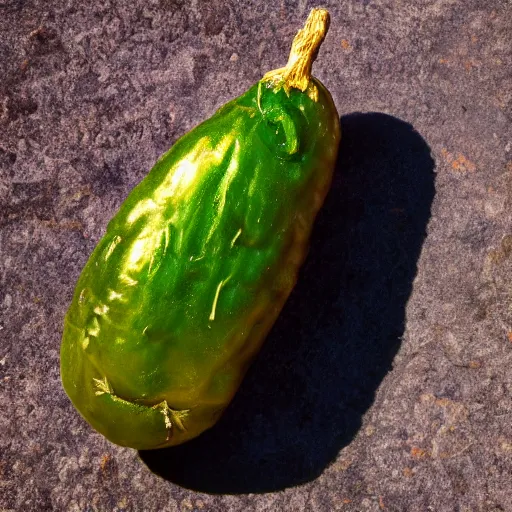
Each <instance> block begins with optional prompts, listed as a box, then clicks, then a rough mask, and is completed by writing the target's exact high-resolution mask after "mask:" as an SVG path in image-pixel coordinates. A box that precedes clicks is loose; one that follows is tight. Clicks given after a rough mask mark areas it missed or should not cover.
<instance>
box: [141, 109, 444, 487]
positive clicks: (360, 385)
mask: <svg viewBox="0 0 512 512" xmlns="http://www.w3.org/2000/svg"><path fill="white" fill-rule="evenodd" d="M341 125H342V140H341V144H340V151H339V158H338V162H337V168H336V170H335V174H334V181H333V184H332V188H331V190H330V192H329V195H328V197H327V200H326V203H325V205H324V207H323V209H322V210H321V212H320V214H319V216H318V218H317V221H316V224H315V228H314V232H313V237H312V241H311V249H310V252H309V255H308V258H307V260H306V263H305V265H304V267H303V268H302V270H301V272H300V275H299V281H298V283H297V286H296V287H295V289H294V291H293V292H292V294H291V296H290V298H289V300H288V302H287V304H286V306H285V307H284V309H283V311H282V313H281V315H280V317H279V319H278V321H277V322H276V324H275V326H274V328H273V329H272V331H271V333H270V335H269V336H268V338H267V341H266V342H265V345H264V347H263V349H262V351H261V353H260V354H259V356H258V357H257V359H256V361H255V362H254V364H253V365H252V367H251V368H250V370H249V372H248V374H247V376H246V378H245V380H244V382H243V383H242V386H241V388H240V390H239V391H238V393H237V395H236V397H235V399H234V400H233V402H232V403H231V405H230V406H229V407H228V409H227V410H226V412H225V413H224V416H223V417H222V418H221V420H220V421H219V422H218V423H217V424H216V425H215V427H213V428H212V429H210V430H209V431H207V432H205V433H204V434H202V435H201V436H200V437H198V438H196V439H194V440H192V441H189V442H188V443H185V444H183V445H181V446H177V447H173V448H167V449H163V450H155V451H141V452H139V454H140V457H141V459H142V460H143V461H144V462H145V464H146V465H147V466H148V467H149V468H150V469H151V471H153V472H155V473H157V474H159V475H160V476H161V477H163V478H165V479H167V480H170V481H171V482H174V483H176V484H178V485H180V486H183V487H186V488H189V489H193V490H196V491H200V492H207V493H213V494H238V493H258V492H260V493H261V492H268V491H275V490H279V489H283V488H286V487H290V486H294V485H298V484H301V483H304V482H307V481H311V480H313V479H314V478H316V477H317V476H319V475H320V474H321V473H322V471H323V470H324V469H325V468H326V467H327V466H328V465H329V464H330V463H331V462H333V461H334V460H335V458H336V456H337V454H338V453H339V451H340V450H341V449H342V448H343V447H344V446H346V445H347V444H348V443H350V442H351V440H352V439H353V438H354V436H355V435H356V433H357V432H358V430H359V428H360V426H361V422H362V416H363V415H364V413H365V412H366V411H367V410H368V408H369V407H370V406H371V404H372V402H373V400H374V396H375V392H376V390H377V388H378V387H379V385H380V383H381V381H382V379H383V378H384V376H385V375H386V374H387V373H388V372H389V370H390V369H391V366H392V362H393V358H394V356H395V354H396V353H397V350H398V349H399V347H400V342H401V336H402V334H403V332H404V326H405V308H406V304H407V301H408V298H409V296H410V294H411V289H412V283H413V280H414V277H415V275H416V265H417V261H418V258H419V256H420V251H421V247H422V244H423V241H424V239H425V236H426V227H427V223H428V220H429V218H430V208H431V204H432V200H433V197H434V161H433V159H432V157H431V155H430V149H429V147H428V145H427V144H426V142H425V141H424V140H423V139H422V137H421V136H420V135H419V134H418V133H417V132H416V131H415V130H414V129H413V128H412V126H411V125H409V124H407V123H405V122H403V121H401V120H399V119H396V118H394V117H391V116H389V115H385V114H380V113H369V114H359V113H356V114H350V115H347V116H343V117H342V118H341Z"/></svg>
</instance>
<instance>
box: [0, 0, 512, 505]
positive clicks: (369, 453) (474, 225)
mask: <svg viewBox="0 0 512 512" xmlns="http://www.w3.org/2000/svg"><path fill="white" fill-rule="evenodd" d="M314 5H317V2H311V1H308V0H300V1H298V2H292V1H289V0H281V1H277V2H265V1H263V0H259V1H258V0H254V1H247V2H235V1H234V0H227V1H221V0H210V1H208V2H199V1H197V0H195V1H192V2H185V1H182V0H181V1H180V0H175V1H173V0H159V1H155V0H144V1H142V0H134V1H131V2H120V1H118V2H114V1H111V0H105V1H104V2H78V1H75V0H60V1H56V0H54V1H44V2H43V1H42V0H32V1H31V0H26V1H22V0H3V1H1V2H0V34H1V37H0V63H1V72H0V123H1V124H0V169H1V175H0V279H1V281H0V351H1V352H0V386H1V387H0V390H1V391H0V411H1V414H0V450H1V452H0V510H2V511H12V510H16V511H18V510H20V511H32V510H36V511H46V510H56V511H107V510H108V511H110V510H112V511H114V510H115V511H120V510H130V511H131V510H133V511H159V512H160V511H162V512H163V511H183V512H186V511H193V510H194V511H228V512H235V511H244V512H252V511H254V512H256V511H258V512H262V511H279V510H286V511H303V510H304V511H306V510H307V511H310V510H311V511H321V512H324V511H325V512H330V511H335V510H342V511H381V510H387V511H404V512H415V511H422V512H423V511H428V510H431V511H436V512H444V511H446V512H448V511H460V512H462V511H489V512H491V511H492V512H498V511H510V510H512V500H511V498H510V497H511V496H512V478H511V474H512V421H511V420H512V372H511V371H510V366H511V362H512V286H511V284H512V283H511V275H512V225H511V220H512V218H511V217H512V214H511V207H512V154H511V150H512V142H511V135H512V129H511V126H512V123H511V115H512V112H511V107H512V104H511V102H512V93H511V80H512V71H511V70H512V63H511V57H512V51H511V37H510V35H511V32H512V22H511V19H512V6H511V4H510V2H509V1H507V0H502V1H498V0H487V1H483V0H467V1H465V2H458V1H456V0H421V1H417V2H406V1H403V0H395V1H391V0H387V1H385V0H358V1H355V0H352V1H347V2H337V1H334V0H333V1H326V2H324V3H323V5H324V6H326V7H328V8H329V9H330V11H331V15H332V22H331V29H330V32H329V34H328V37H327V39H326V41H325V43H324V45H323V47H322V49H321V51H320V54H319V58H318V61H317V63H316V64H315V67H314V72H315V75H316V76H318V77H319V78H320V79H321V80H323V81H324V83H325V84H326V85H327V87H328V88H329V89H330V91H331V92H332V95H333V97H334V100H335V103H336V105H337V107H338V110H339V113H340V115H341V116H342V118H341V120H342V123H343V130H344V134H343V141H342V144H341V147H340V159H339V165H338V168H337V171H336V177H335V180H334V184H333V188H332V191H331V193H330V195H329V198H328V200H327V204H326V207H325V209H324V210H323V212H322V214H321V215H320V217H319V219H318V223H317V226H316V230H315V233H314V240H313V243H312V248H311V252H310V256H309V259H308V261H307V263H306V266H305V268H304V270H303V272H302V273H301V279H300V282H299V284H298V286H297V288H296V290H295V291H294V293H293V295H292V297H291V299H290V301H289V303H288V304H287V306H286V308H285V310H284V311H283V314H282V315H281V317H280V319H279V321H278V323H277V324H276V326H275V329H274V330H273V331H272V333H271V335H270V336H269V338H268V342H267V344H266V346H265V347H264V350H263V352H262V354H261V356H260V357H259V358H258V360H257V361H256V363H255V364H254V366H253V367H252V368H251V370H250V372H249V374H248V376H247V378H246V380H245V382H244V384H243V386H242V388H241V390H240V392H239V394H238V395H237V397H236V399H235V401H234V402H233V404H232V406H231V407H230V408H229V409H228V411H227V413H226V415H225V416H224V418H223V419H222V420H221V422H220V423H219V424H218V426H217V427H215V428H214V429H212V430H211V431H210V432H208V433H207V434H205V435H204V436H202V437H201V438H199V439H197V440H196V441H193V442H191V443H189V444H186V445H183V446H182V447H179V448H177V449H174V450H166V451H161V452H149V453H141V454H138V453H137V452H135V451H133V450H130V449H122V448H118V447H116V446H114V445H112V444H110V443H108V442H107V441H106V440H104V439H103V438H102V437H101V436H99V435H97V434H96V433H94V432H93V431H92V430H91V429H90V428H89V427H88V425H87V424H86V423H85V422H84V421H83V420H82V419H81V418H80V417H79V416H78V414H77V413H76V412H75V411H74V409H73V408H72V406H71V404H70V402H69V401H68V399H67V397H66V396H65V394H64V392H63V390H62V389H61V386H60V381H59V344H60V336H61V330H62V320H63V316H64V313H65V311H66V308H67V306H68V304H69V301H70V299H71V296H72V292H73V287H74V283H75V282H76V279H77V277H78V275H79V272H80V270H81V268H82V266H83V265H84V264H85V262H86V260H87V257H88V255H89V254H90V252H91V251H92V249H93V248H94V246H95V244H96V242H97V241H98V239H99V237H100V236H101V234H102V233H103V231H104V229H105V226H106V224H107V222H108V220H109V219H110V217H111V216H112V215H113V213H114V212H115V211H116V209H117V208H118V207H119V205H120V204H121V202H122V200H123V198H124V197H126V195H127V194H128V192H129V190H130V189H131V188H132V187H133V186H134V185H135V184H136V183H137V182H138V181H140V180H141V178H142V177H143V176H144V175H145V173H146V172H147V171H148V169H149V168H150V167H151V165H152V164H153V163H154V162H155V160H156V159H157V158H158V156H159V155H160V154H161V153H162V152H164V151H165V150H166V149H167V148H168V147H169V146H170V145H171V144H172V143H173V142H174V141H175V140H176V139H177V138H178V137H179V136H180V135H181V134H183V133H185V132H186V131H188V130H189V129H190V128H192V127H193V126H195V125H196V124H197V123H199V122H200V121H201V120H203V119H205V118H206V117H208V116H210V115H211V114H213V112H214V111H215V110H216V108H218V107H219V106H221V105H222V104H223V103H225V102H226V101H227V100H229V99H231V98H232V97H235V96H237V95H239V94H241V93H242V92H243V91H244V90H246V89H247V88H248V87H249V86H250V85H251V84H252V83H254V82H256V81H257V80H258V79H259V78H260V77H261V76H262V74H263V73H264V72H265V71H267V70H270V69H273V68H275V67H279V66H281V65H282V64H283V63H284V62H285V60H286V56H287V52H288V48H289V44H290V42H291V39H292V37H293V35H294V33H295V31H296V30H297V29H298V28H299V27H300V26H301V24H302V22H303V20H304V19H305V17H306V15H307V13H308V11H309V9H310V8H311V7H313V6H314ZM357 112H360V114H357ZM141 459H142V460H141ZM148 467H149V468H151V469H152V470H153V471H154V472H157V473H159V474H160V475H162V477H160V476H156V475H155V474H154V473H153V472H151V471H150V469H148Z"/></svg>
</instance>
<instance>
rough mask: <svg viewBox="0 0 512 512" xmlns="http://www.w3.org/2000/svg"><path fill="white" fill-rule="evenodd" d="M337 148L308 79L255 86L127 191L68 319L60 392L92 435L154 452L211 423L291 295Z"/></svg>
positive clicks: (332, 123)
mask: <svg viewBox="0 0 512 512" xmlns="http://www.w3.org/2000/svg"><path fill="white" fill-rule="evenodd" d="M315 90H316V96H317V97H316V101H315ZM339 137H340V129H339V119H338V114H337V112H336V108H335V106H334V104H333V101H332V99H331V97H330V94H329V93H328V92H327V90H326V89H325V88H324V87H323V86H322V85H321V84H320V83H319V82H318V81H317V80H315V79H311V81H310V86H309V88H308V90H307V91H306V92H304V93H303V92H301V91H299V90H297V89H291V91H289V94H287V93H286V92H285V90H284V89H282V88H279V87H277V86H275V85H271V84H270V83H269V82H264V81H261V82H259V83H258V84H256V85H255V86H253V87H252V88H251V89H249V90H248V91H247V92H246V93H245V94H243V95H242V96H240V97H239V98H237V99H235V100H233V101H231V102H230V103H228V104H226V105H225V106H224V107H222V108H221V109H220V110H219V111H217V112H216V113H215V115H214V116H213V117H211V118H210V119H208V120H207V121H205V122H204V123H202V124H201V125H199V126H198V127H196V128H195V129H194V130H192V131H191V132H189V133H188V134H187V135H185V136H184V137H182V138H181V139H180V140H179V141H178V142H177V143H176V144H175V145H174V146H173V147H172V148H171V149H170V150H169V151H168V152H167V153H166V154H165V155H164V156H163V157H162V158H160V160H159V161H158V162H157V164H156V165H155V166H154V168H153V169H152V170H151V172H150V173H149V174H148V176H147V177H146V178H145V179H144V180H143V181H142V182H141V183H140V184H139V185H138V186H137V187H136V188H135V189H134V190H133V191H132V192H131V194H130V195H129V196H128V198H127V199H126V201H125V202H124V203H123V205H122V206H121V208H120V210H119V212H118V213H117V215H116V216H115V217H114V218H113V219H112V221H111V222H110V223H109V225H108V227H107V232H106V234H105V236H104V237H103V239H102V240H101V241H100V242H99V244H98V246H97V247H96V249H95V250H94V252H93V254H92V255H91V257H90V259H89V261H88V262H87V264H86V266H85V268H84V270H83V271H82V274H81V276H80V279H79V281H78V284H77V287H76V291H75V294H74V298H73V301H72V304H71V306H70V308H69V310H68V313H67V315H66V319H65V327H64V335H63V341H62V348H61V375H62V381H63V385H64V388H65V390H66V392H67V393H68V395H69V397H70V398H71V400H72V402H73V404H74V405H75V407H76V408H77V409H78V411H79V412H80V413H81V414H82V415H83V416H84V418H85V419H86V420H87V421H88V422H89V423H90V424H91V425H92V426H93V427H94V428H95V429H97V430H98V431H99V432H101V433H102V434H103V435H105V436H106V437H107V438H108V439H109V440H111V441H112V442H114V443H117V444H119V445H123V446H131V447H133V448H137V449H151V448H160V447H164V446H170V445H175V444H179V443H182V442H184V441H186V440H188V439H191V438H193V437H195V436H197V435H199V434H200V433H201V432H203V431H204V430H205V429H207V428H209V427H211V426H212V425H213V424H214V423H215V422H216V421H217V419H218V418H219V416H220V415H221V413H222V411H223V410H224V409H225V407H226V406H227V405H228V404H229V402H230V400H231V399H232V397H233V395H234V394H235V392H236V390H237V388H238V386H239V384H240V382H241V380H242V378H243V376H244V373H245V371H246V369H247V367H248V364H249V363H250V361H251V360H252V358H253V357H254V355H255V354H256V353H257V351H258V350H259V348H260V346H261V344H262V342H263V340H264V338H265V336H266V334H267V333H268V331H269V329H270V328H271V327H272V324H273V323H274V321H275V319H276V318H277V316H278V314H279V312H280V310H281V308H282V306H283V305H284V303H285V301H286V299H287V297H288V295H289V293H290V292H291V290H292V288H293V286H294V284H295V282H296V278H297V272H298V269H299V266H300V265H301V263H302V261H303V259H304V257H305V253H306V250H307V241H308V238H309V234H310V230H311V227H312V223H313V221H314V218H315V215H316V213H317V211H318V209H319V208H320V206H321V204H322V202H323V200H324V197H325V194H326V193H327V189H328V187H329V184H330V180H331V175H332V170H333V167H334V162H335V159H336V153H337V149H338V143H339Z"/></svg>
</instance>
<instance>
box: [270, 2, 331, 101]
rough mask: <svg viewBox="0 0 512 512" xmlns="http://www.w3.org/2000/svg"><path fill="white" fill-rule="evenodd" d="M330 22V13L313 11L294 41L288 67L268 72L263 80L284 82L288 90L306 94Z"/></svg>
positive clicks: (322, 10) (321, 10)
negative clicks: (314, 63)
mask: <svg viewBox="0 0 512 512" xmlns="http://www.w3.org/2000/svg"><path fill="white" fill-rule="evenodd" d="M329 21H330V17H329V12H328V11H326V10H325V9H313V10H312V11H311V12H310V14H309V16H308V19H307V20H306V23H305V25H304V28H303V29H301V30H299V31H298V32H297V35H296V36H295V38H294V39H293V43H292V48H291V50H290V57H289V58H288V63H287V64H286V66H285V67H284V68H280V69H276V70H274V71H270V72H268V73H267V74H266V75H265V76H264V77H263V79H264V80H271V81H273V82H282V81H284V87H285V89H286V90H289V89H290V88H291V87H295V88H296V89H299V90H301V91H303V92H304V91H305V90H306V89H307V88H308V85H309V81H310V79H311V67H312V65H313V62H314V60H315V59H316V56H317V53H318V49H319V48H320V45H321V44H322V41H323V40H324V38H325V35H326V34H327V30H328V29H329Z"/></svg>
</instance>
